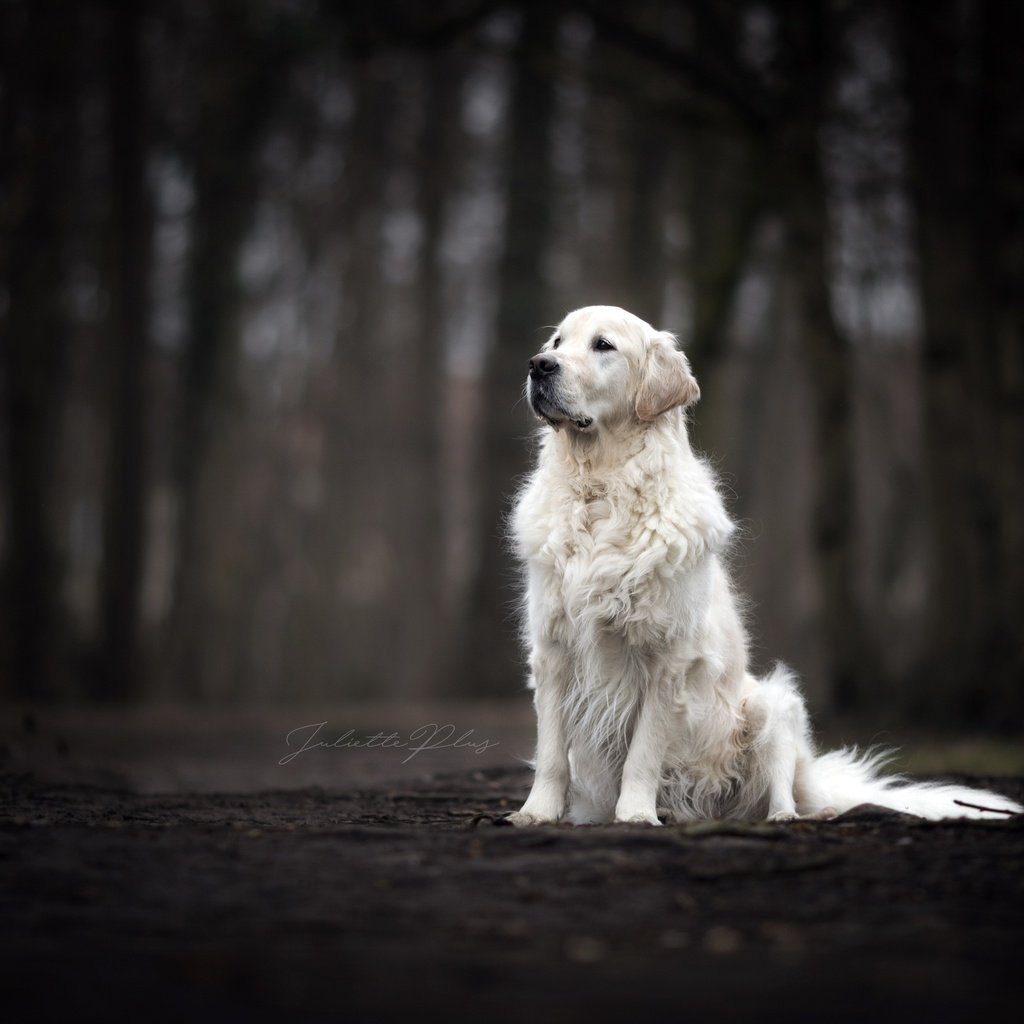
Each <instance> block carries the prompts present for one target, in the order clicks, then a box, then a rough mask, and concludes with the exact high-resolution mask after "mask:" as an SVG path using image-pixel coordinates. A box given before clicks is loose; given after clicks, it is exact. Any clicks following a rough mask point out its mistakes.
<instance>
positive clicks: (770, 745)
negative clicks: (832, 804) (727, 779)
mask: <svg viewBox="0 0 1024 1024" xmlns="http://www.w3.org/2000/svg"><path fill="white" fill-rule="evenodd" d="M744 715H745V717H746V719H747V732H748V736H749V737H750V738H749V744H750V746H749V750H748V756H749V758H750V760H749V766H748V772H749V785H750V787H751V791H752V792H760V793H762V794H763V797H766V798H767V817H768V819H769V820H771V821H785V820H787V819H790V818H796V817H798V809H797V795H798V792H799V791H800V789H801V788H802V787H801V783H802V781H803V777H804V776H805V774H806V770H807V765H809V764H810V762H811V761H812V760H813V757H814V753H813V749H812V747H811V739H810V725H809V723H808V719H807V709H806V707H805V705H804V700H803V697H802V696H801V695H800V692H799V690H798V689H797V687H796V681H795V680H794V678H793V676H792V675H791V673H790V672H789V670H788V669H786V668H784V667H782V666H777V667H776V668H775V670H774V671H773V672H772V674H771V675H770V676H768V677H767V678H765V679H763V680H761V681H760V682H759V683H757V685H756V687H755V688H754V689H753V690H752V691H751V692H750V693H749V694H748V696H747V698H746V700H745V701H744ZM762 799H763V798H762ZM759 802H760V801H759Z"/></svg>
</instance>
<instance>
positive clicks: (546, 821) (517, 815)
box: [505, 809, 558, 828]
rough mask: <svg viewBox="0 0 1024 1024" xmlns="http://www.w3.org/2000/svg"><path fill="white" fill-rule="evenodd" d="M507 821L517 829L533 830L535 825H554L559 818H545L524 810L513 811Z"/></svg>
mask: <svg viewBox="0 0 1024 1024" xmlns="http://www.w3.org/2000/svg"><path fill="white" fill-rule="evenodd" d="M505 821H507V822H508V823H509V824H510V825H515V827H516V828H531V827H533V826H535V825H554V824H555V822H556V821H558V818H549V817H545V816H544V815H541V814H536V813H534V812H533V811H527V810H525V809H523V810H521V811H513V812H512V813H511V814H509V815H508V816H507V817H506V818H505Z"/></svg>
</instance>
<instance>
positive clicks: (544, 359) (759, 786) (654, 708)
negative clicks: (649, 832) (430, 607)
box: [510, 306, 1024, 825]
mask: <svg viewBox="0 0 1024 1024" xmlns="http://www.w3.org/2000/svg"><path fill="white" fill-rule="evenodd" d="M526 387H527V397H528V400H529V403H530V407H531V408H532V410H533V411H534V413H535V414H536V415H537V416H538V417H539V418H540V419H541V420H543V421H544V423H545V424H546V426H545V427H544V429H543V431H542V437H541V438H540V446H539V454H538V458H537V463H536V467H535V468H534V470H533V472H532V473H531V474H530V476H529V477H528V479H527V480H526V482H525V484H524V486H523V487H522V489H521V491H520V493H519V494H518V497H517V499H516V502H515V507H514V510H513V513H512V516H511V523H510V525H511V532H512V536H513V539H514V543H515V546H516V550H517V552H518V555H519V557H520V559H521V560H522V563H523V566H524V570H525V602H524V604H525V608H524V611H525V614H524V629H523V632H524V639H525V642H526V644H527V646H528V650H529V665H530V677H531V678H530V684H529V685H530V686H531V687H532V688H533V689H534V704H535V708H536V713H537V752H536V758H535V776H534V782H533V787H532V790H531V792H530V795H529V798H528V799H527V801H526V803H525V804H524V805H523V807H522V809H521V810H519V811H517V812H516V813H514V814H512V815H511V816H510V817H511V821H512V822H513V824H515V825H537V824H543V823H547V822H556V821H560V820H567V821H570V822H573V823H576V824H583V823H599V822H608V821H613V820H614V821H618V822H643V823H646V824H648V825H657V824H659V814H660V815H661V817H662V818H666V819H668V820H676V821H680V820H682V821H686V820H693V819H697V818H722V817H735V818H748V819H759V818H768V819H775V820H779V819H789V818H795V817H829V816H833V815H835V814H839V813H842V812H843V811H845V810H848V809H849V808H851V807H854V806H855V805H857V804H861V803H874V804H880V805H883V806H887V807H891V808H894V809H896V810H900V811H905V812H909V813H911V814H916V815H920V816H922V817H927V818H944V817H986V816H988V817H996V816H1000V815H1002V814H1006V813H1017V812H1021V811H1022V810H1024V808H1022V807H1021V806H1020V805H1019V804H1016V803H1014V802H1013V801H1011V800H1009V799H1007V798H1006V797H1002V796H998V795H996V794H994V793H989V792H984V791H981V790H972V789H966V788H963V787H959V786H951V785H940V784H934V783H907V782H905V781H904V780H902V779H899V778H895V777H885V776H882V775H881V774H880V771H879V769H880V764H881V762H882V761H884V759H885V757H884V754H876V753H867V754H858V752H857V750H856V749H855V748H854V749H844V750H838V751H834V752H832V753H827V754H823V755H819V754H817V753H815V750H814V747H813V743H812V739H811V732H810V728H809V724H808V718H807V712H806V709H805V706H804V701H803V698H802V696H801V695H800V692H799V690H798V687H797V682H796V679H795V678H794V676H793V674H792V672H790V671H789V670H788V669H787V668H785V667H783V666H778V667H776V668H775V670H774V671H773V672H771V673H770V674H769V675H768V676H767V677H765V678H756V677H755V676H753V675H752V674H751V673H750V672H749V671H748V668H747V637H746V634H745V631H744V627H743V621H742V617H741V615H740V611H739V609H738V605H737V600H736V597H735V595H734V593H733V589H732V585H731V583H730V579H729V574H728V571H727V566H726V564H725V562H724V560H723V555H724V553H725V552H726V550H727V548H728V545H729V542H730V538H731V536H732V534H733V532H734V526H733V523H732V522H731V520H730V518H729V516H728V514H727V512H726V510H725V506H724V504H723V502H722V498H721V496H720V494H719V491H718V488H717V485H716V480H715V477H714V474H713V473H712V471H711V469H710V467H709V466H708V464H707V463H706V462H705V461H704V460H703V459H701V458H700V457H698V456H697V455H696V454H695V453H694V452H693V450H692V449H691V447H690V443H689V439H688V437H687V429H686V412H685V410H686V408H687V407H688V406H690V405H692V404H693V403H694V402H696V401H697V399H698V397H699V395H700V389H699V388H698V386H697V381H696V380H695V379H694V376H693V374H692V372H691V370H690V365H689V363H688V361H687V358H686V356H685V355H684V354H683V353H682V352H681V351H679V349H678V348H677V347H676V344H675V338H674V337H673V336H672V335H671V334H668V333H666V332H664V331H657V330H655V329H654V328H653V327H651V326H650V324H647V323H645V322H644V321H643V320H641V319H639V318H638V317H636V316H633V315H632V314H631V313H628V312H626V311H625V310H623V309H618V308H616V307H611V306H590V307H587V308H585V309H579V310H576V311H575V312H573V313H570V314H569V315H568V316H566V318H565V319H564V320H563V321H562V323H561V324H560V325H559V326H558V328H557V329H556V330H555V331H554V333H553V334H552V336H551V338H550V339H549V340H548V342H547V343H546V344H545V345H544V347H543V348H542V349H541V351H540V352H539V353H538V354H537V355H535V356H534V357H533V358H532V359H530V362H529V377H528V380H527V385H526ZM965 805H974V806H965ZM980 808H989V809H990V810H982V809H980Z"/></svg>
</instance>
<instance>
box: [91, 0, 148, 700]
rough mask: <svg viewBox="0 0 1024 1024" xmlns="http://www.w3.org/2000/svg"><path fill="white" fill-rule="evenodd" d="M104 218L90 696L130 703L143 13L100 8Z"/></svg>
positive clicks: (142, 397)
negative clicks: (105, 311) (101, 500)
mask: <svg viewBox="0 0 1024 1024" xmlns="http://www.w3.org/2000/svg"><path fill="white" fill-rule="evenodd" d="M109 13H110V22H109V28H108V31H109V32H110V36H111V38H110V43H109V47H110V49H109V58H108V64H107V67H108V73H109V77H108V88H109V102H110V137H111V171H110V173H111V185H112V190H111V191H112V216H111V221H112V223H111V238H110V257H109V264H108V265H109V274H110V280H109V292H110V319H109V344H110V362H111V370H112V377H113V380H112V387H111V401H110V440H109V452H108V461H107V479H106V507H105V510H104V524H103V525H104V535H103V536H104V543H103V564H102V567H101V574H100V607H101V621H100V638H99V651H98V664H97V675H96V678H95V680H94V682H93V687H92V694H93V696H95V697H100V698H104V699H124V698H128V697H131V696H137V695H138V694H139V693H140V692H141V689H142V685H143V680H142V678H141V676H140V672H141V669H142V666H141V664H140V659H139V653H140V652H139V591H140V584H141V576H142V556H143V538H144V521H145V496H146V480H147V473H146V466H147V461H148V458H147V443H146V438H147V433H148V403H147V401H146V372H145V370H146V356H147V352H148V348H149V346H148V341H149V337H148V335H149V331H148V326H149V325H148V314H149V301H148V284H149V281H148V278H149V268H150V247H151V242H152V214H151V209H150V201H149V197H148V194H147V188H146V180H145V178H146V166H145V159H146V138H145V134H146V125H147V124H148V119H147V110H146V102H145V96H146V87H145V76H144V73H143V52H142V47H143V42H142V25H143V7H142V5H140V4H137V3H121V2H118V0H115V2H113V3H111V4H110V8H109Z"/></svg>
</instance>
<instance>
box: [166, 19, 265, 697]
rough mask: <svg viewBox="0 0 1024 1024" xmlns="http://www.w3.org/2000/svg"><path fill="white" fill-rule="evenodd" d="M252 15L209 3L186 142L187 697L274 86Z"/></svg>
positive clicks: (179, 636)
mask: <svg viewBox="0 0 1024 1024" xmlns="http://www.w3.org/2000/svg"><path fill="white" fill-rule="evenodd" d="M249 17H250V14H249V12H247V10H246V5H245V4H244V3H241V2H240V0H219V2H217V3H214V4H212V5H210V7H209V8H208V9H207V10H206V11H204V12H203V16H202V20H201V22H200V25H199V31H200V33H201V35H200V39H199V45H198V46H197V51H198V53H197V65H196V74H195V77H196V81H195V88H196V93H197V97H198V103H199V111H198V120H197V125H196V130H195V134H194V137H193V138H192V139H191V140H190V156H191V159H192V163H193V184H194V193H195V201H194V208H193V216H192V238H191V249H190V253H189V257H188V269H187V283H186V288H187V302H188V330H187V336H186V342H185V349H184V352H183V353H182V366H181V381H180V386H179V399H178V414H177V417H176V425H175V434H174V466H173V472H174V480H175V485H176V492H177V502H178V514H177V531H176V532H177V542H176V548H177V550H176V570H175V578H174V583H173V594H172V606H171V614H170V622H169V628H168V632H169V638H170V644H171V656H170V659H169V662H168V668H169V669H170V671H171V672H172V673H173V676H174V682H173V686H174V688H175V690H176V692H178V693H180V694H181V695H183V696H186V697H189V698H198V697H202V696H204V695H205V691H206V689H207V680H206V678H205V673H206V665H207V663H206V660H205V657H204V648H205V646H206V644H207V643H208V642H210V638H211V634H212V633H213V632H215V627H213V626H212V625H211V615H212V614H213V611H214V610H213V608H212V606H211V605H210V603H209V602H210V599H211V596H212V593H213V590H214V588H213V587H212V582H213V581H212V580H211V579H210V574H211V557H212V552H211V550H210V547H209V544H210V543H211V541H210V535H211V532H212V531H211V529H210V524H209V523H207V522H205V520H204V516H205V515H206V513H207V512H209V511H210V508H209V507H208V504H207V503H208V499H207V497H206V495H205V491H206V487H207V485H209V484H210V483H211V481H210V472H209V471H210V466H211V461H210V456H211V450H212V447H213V445H214V443H215V442H216V441H217V439H218V437H219V436H220V435H221V434H222V433H223V432H224V430H225V429H226V428H227V425H228V424H229V423H230V422H231V416H230V412H231V408H232V405H233V403H234V402H235V401H237V391H236V390H235V381H236V376H237V372H238V368H237V361H238V354H239V353H238V347H239V336H238V335H239V325H238V312H239V300H240V285H239V280H238V257H239V250H240V247H241V244H242V242H243V241H244V239H245V235H246V232H247V231H248V229H249V227H250V225H251V223H252V216H253V208H254V205H255V202H256V199H257V196H258V187H259V167H258V160H257V155H258V153H259V145H260V142H261V141H262V139H263V133H264V129H265V127H266V125H267V123H268V120H269V118H270V114H271V110H272V104H273V100H274V97H275V93H276V92H277V91H278V90H279V89H280V88H281V77H280V74H279V72H280V52H279V51H278V50H277V49H276V47H275V46H271V47H267V46H266V45H264V46H262V47H260V46H259V45H258V39H263V40H264V43H265V42H266V40H267V39H270V38H271V32H272V29H269V28H268V27H267V26H262V27H260V26H259V25H258V24H257V25H256V27H253V26H250V25H249V24H248V19H249ZM253 20H254V23H256V22H258V19H257V18H255V17H254V18H253ZM254 33H259V34H258V35H254ZM275 42H276V41H275ZM220 590H221V591H223V587H221V588H220ZM235 597H236V598H237V595H235Z"/></svg>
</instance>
